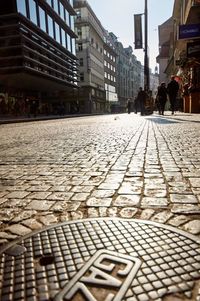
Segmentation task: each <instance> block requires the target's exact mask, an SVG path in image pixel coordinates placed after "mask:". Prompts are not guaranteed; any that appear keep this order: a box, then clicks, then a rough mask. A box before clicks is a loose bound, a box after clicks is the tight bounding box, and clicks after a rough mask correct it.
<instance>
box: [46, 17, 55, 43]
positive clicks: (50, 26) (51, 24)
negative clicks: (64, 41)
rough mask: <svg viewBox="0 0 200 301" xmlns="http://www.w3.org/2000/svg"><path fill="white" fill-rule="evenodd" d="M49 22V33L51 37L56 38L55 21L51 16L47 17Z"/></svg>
mask: <svg viewBox="0 0 200 301" xmlns="http://www.w3.org/2000/svg"><path fill="white" fill-rule="evenodd" d="M47 20H48V31H49V35H50V37H52V38H54V32H53V20H52V18H51V17H50V16H48V17H47Z"/></svg>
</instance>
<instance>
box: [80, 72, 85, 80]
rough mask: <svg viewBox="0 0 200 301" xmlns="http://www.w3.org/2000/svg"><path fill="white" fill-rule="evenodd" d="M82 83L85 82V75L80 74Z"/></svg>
mask: <svg viewBox="0 0 200 301" xmlns="http://www.w3.org/2000/svg"><path fill="white" fill-rule="evenodd" d="M80 81H81V82H84V73H80Z"/></svg>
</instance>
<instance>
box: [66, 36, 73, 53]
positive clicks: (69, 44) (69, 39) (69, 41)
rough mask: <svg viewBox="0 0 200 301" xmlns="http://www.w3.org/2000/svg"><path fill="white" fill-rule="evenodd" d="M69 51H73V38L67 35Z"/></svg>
mask: <svg viewBox="0 0 200 301" xmlns="http://www.w3.org/2000/svg"><path fill="white" fill-rule="evenodd" d="M67 50H69V51H70V52H71V51H72V46H71V37H70V36H69V35H68V34H67Z"/></svg>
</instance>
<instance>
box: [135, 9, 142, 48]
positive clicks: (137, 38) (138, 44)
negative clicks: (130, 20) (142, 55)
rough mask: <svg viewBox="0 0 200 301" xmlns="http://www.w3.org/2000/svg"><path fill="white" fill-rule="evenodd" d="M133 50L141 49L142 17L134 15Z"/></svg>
mask: <svg viewBox="0 0 200 301" xmlns="http://www.w3.org/2000/svg"><path fill="white" fill-rule="evenodd" d="M134 26H135V49H142V48H143V47H142V15H141V14H138V15H134Z"/></svg>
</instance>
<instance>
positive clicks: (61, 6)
mask: <svg viewBox="0 0 200 301" xmlns="http://www.w3.org/2000/svg"><path fill="white" fill-rule="evenodd" d="M64 11H65V9H64V6H63V5H62V3H60V16H61V18H62V19H63V20H65V13H64Z"/></svg>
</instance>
